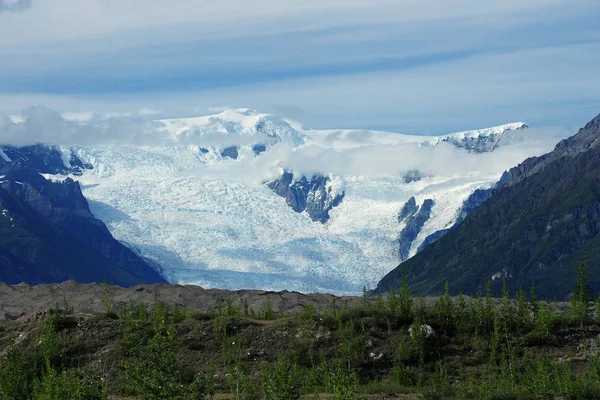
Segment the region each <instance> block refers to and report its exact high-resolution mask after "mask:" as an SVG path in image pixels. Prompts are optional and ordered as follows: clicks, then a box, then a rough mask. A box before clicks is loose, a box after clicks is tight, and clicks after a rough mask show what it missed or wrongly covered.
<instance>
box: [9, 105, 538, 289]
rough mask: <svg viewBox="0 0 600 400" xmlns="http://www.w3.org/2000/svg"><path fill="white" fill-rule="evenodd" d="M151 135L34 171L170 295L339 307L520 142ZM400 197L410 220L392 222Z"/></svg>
mask: <svg viewBox="0 0 600 400" xmlns="http://www.w3.org/2000/svg"><path fill="white" fill-rule="evenodd" d="M153 126H154V127H155V131H154V132H150V133H149V134H148V135H147V136H148V137H151V138H152V140H151V141H150V142H149V143H147V144H145V145H138V146H133V145H121V146H116V145H94V146H86V147H77V146H61V147H55V148H54V149H56V150H57V151H58V152H59V153H60V154H61V155H62V157H61V158H60V159H61V160H63V162H64V165H63V167H64V168H67V165H68V164H69V165H74V163H73V162H70V159H71V158H72V156H73V157H75V158H76V159H78V160H80V161H81V164H82V165H84V166H86V167H85V168H82V169H81V174H79V171H77V172H76V173H74V172H70V171H66V172H64V171H63V172H60V171H59V169H60V168H59V166H55V168H54V171H55V172H47V171H40V172H43V174H44V176H45V177H47V178H50V179H52V180H55V181H62V180H64V179H66V178H67V177H70V178H71V179H73V180H75V181H77V182H79V183H80V185H81V189H82V192H83V194H84V195H85V197H86V198H87V199H88V201H89V206H90V211H91V213H92V214H93V215H94V216H95V217H97V218H98V219H100V220H101V221H102V222H103V223H104V224H106V227H107V228H108V230H109V231H110V233H111V234H112V235H113V236H114V237H115V238H116V239H118V240H120V241H122V242H124V243H127V244H128V246H130V247H132V248H134V249H135V250H136V251H138V252H139V253H140V254H141V255H142V256H143V257H144V258H145V259H148V260H152V262H154V263H156V264H158V265H160V266H161V267H162V269H161V272H162V273H163V275H164V276H165V278H166V279H167V280H168V281H169V282H172V283H185V284H197V285H201V286H204V287H219V288H226V289H240V288H247V289H252V288H257V289H269V290H282V289H287V290H296V291H301V292H334V293H339V294H344V293H361V292H362V289H363V286H364V285H367V286H368V287H373V286H374V285H376V283H377V282H378V281H379V280H380V279H381V278H382V277H383V276H384V275H385V274H386V273H387V272H389V270H390V266H393V265H397V264H398V262H400V261H402V260H405V259H406V258H408V257H412V256H413V255H414V254H415V253H416V252H417V251H418V249H419V247H420V246H421V244H422V243H423V242H424V241H425V240H427V238H430V239H429V240H431V237H432V235H435V234H436V232H440V231H444V230H447V229H449V228H450V227H452V226H454V225H455V223H456V221H457V220H459V219H460V218H463V217H462V215H463V214H464V213H465V210H466V208H465V204H466V203H467V202H468V199H469V198H470V196H471V195H472V194H473V193H474V192H476V191H477V190H478V189H481V190H488V189H490V188H491V187H492V186H493V185H494V184H495V182H497V181H498V179H499V178H500V176H501V174H502V171H503V170H504V169H507V168H509V167H511V166H513V165H515V164H516V163H517V161H520V160H522V158H519V159H518V160H514V162H513V161H511V157H508V156H507V154H508V155H509V156H510V154H512V153H511V149H513V148H517V147H518V148H519V149H521V148H522V147H521V146H522V144H523V143H524V140H526V132H527V129H526V125H525V124H523V123H515V124H508V125H502V126H498V127H494V128H488V129H481V130H475V131H466V132H459V133H455V134H448V135H444V136H441V137H438V136H418V135H405V134H398V133H391V132H381V131H365V130H315V129H309V128H306V127H304V126H301V125H300V124H298V123H296V122H294V121H288V120H283V119H280V118H278V117H276V116H274V115H270V114H264V113H259V112H256V111H252V110H248V109H238V110H227V111H224V112H222V113H219V114H216V115H211V116H203V117H196V118H183V119H168V120H159V121H154V122H153ZM5 149H6V148H5V146H2V147H0V150H3V151H5V152H6V151H7V150H5ZM505 150H506V153H502V151H505ZM522 151H525V152H527V151H531V153H527V154H529V155H537V154H541V152H537V150H527V149H525V150H520V151H519V154H520V153H522ZM17 153H18V151H17ZM12 157H13V158H15V159H16V158H17V154H16V153H13V155H12ZM513 158H514V156H513ZM53 159H55V160H56V159H57V158H56V157H53ZM438 160H439V161H438ZM411 198H414V202H415V206H416V207H419V208H418V209H417V211H416V215H414V216H411V217H409V218H407V219H399V218H398V215H399V213H400V211H401V210H402V208H403V206H404V205H405V203H406V202H407V201H409V199H411ZM419 210H420V211H419Z"/></svg>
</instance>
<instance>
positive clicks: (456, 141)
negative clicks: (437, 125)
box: [423, 122, 528, 153]
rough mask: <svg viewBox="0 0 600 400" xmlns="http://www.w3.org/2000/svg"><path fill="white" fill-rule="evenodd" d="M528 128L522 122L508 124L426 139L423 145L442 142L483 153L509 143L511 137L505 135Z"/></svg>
mask: <svg viewBox="0 0 600 400" xmlns="http://www.w3.org/2000/svg"><path fill="white" fill-rule="evenodd" d="M525 128H528V126H527V124H526V123H524V122H513V123H510V124H504V125H498V126H494V127H491V128H484V129H474V130H470V131H463V132H456V133H450V134H448V135H442V136H437V137H434V138H433V139H427V140H425V141H424V142H423V144H424V145H434V146H436V145H438V144H439V143H442V142H448V143H452V144H453V145H454V146H456V147H460V148H464V149H466V150H469V151H474V152H476V153H484V152H488V151H493V150H494V149H496V148H497V147H499V146H501V145H503V144H507V143H510V142H511V140H512V137H508V135H507V133H514V132H515V131H519V130H522V129H525Z"/></svg>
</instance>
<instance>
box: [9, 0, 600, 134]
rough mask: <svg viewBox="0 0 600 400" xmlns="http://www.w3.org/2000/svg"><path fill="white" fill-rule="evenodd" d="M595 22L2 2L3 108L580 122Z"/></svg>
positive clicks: (235, 6)
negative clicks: (247, 110)
mask: <svg viewBox="0 0 600 400" xmlns="http://www.w3.org/2000/svg"><path fill="white" fill-rule="evenodd" d="M599 20H600V2H599V1H598V0H577V1H573V0H527V1H523V0H502V1H496V0H488V1H481V0H369V1H367V0H344V1H341V0H319V1H317V0H301V1H297V0H287V1H281V0H257V1H255V2H248V1H240V0H220V1H215V2H200V1H196V0H170V1H164V0H0V115H15V114H20V113H22V110H24V109H29V107H31V106H43V107H45V108H47V109H50V110H54V111H55V112H57V113H61V114H63V115H64V114H65V113H67V114H68V115H71V116H77V115H86V114H89V113H97V114H102V115H130V116H131V115H133V116H136V117H139V118H145V119H151V118H176V117H188V116H196V115H206V114H210V113H213V112H214V111H215V110H221V109H223V108H227V107H231V108H238V107H248V108H253V109H256V110H259V111H261V112H271V113H276V114H278V115H280V116H281V117H286V118H291V119H295V120H298V121H300V122H302V123H303V124H304V125H305V126H308V127H311V128H340V129H341V128H354V129H379V130H389V131H394V132H403V133H411V134H443V133H448V132H453V131H461V130H467V129H475V128H483V127H488V126H495V125H499V124H503V123H508V122H515V121H524V122H527V123H528V124H529V125H530V126H533V127H547V126H560V127H565V128H567V129H569V131H572V132H574V131H575V130H576V129H577V128H578V127H580V126H583V125H584V124H585V123H586V122H587V121H588V120H590V119H592V118H593V117H594V116H596V115H597V114H598V113H600V73H599V71H600V24H598V21H599ZM34 110H35V109H34ZM0 123H1V121H0Z"/></svg>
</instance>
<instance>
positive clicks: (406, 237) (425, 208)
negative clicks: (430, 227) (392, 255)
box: [397, 197, 435, 260]
mask: <svg viewBox="0 0 600 400" xmlns="http://www.w3.org/2000/svg"><path fill="white" fill-rule="evenodd" d="M434 204H435V202H434V201H433V200H431V199H425V200H424V201H423V204H422V205H421V207H417V203H416V201H415V198H414V197H411V198H410V199H409V200H408V201H407V202H406V204H404V207H402V210H400V214H399V215H398V220H399V222H406V225H405V226H404V228H403V229H402V231H401V232H400V235H399V236H398V240H397V243H398V246H399V247H398V249H399V253H400V260H406V259H407V258H408V254H409V252H410V249H411V247H412V243H413V242H414V241H415V239H416V238H417V236H418V235H419V233H420V232H421V229H423V225H425V222H427V220H429V218H430V217H431V209H432V208H433V206H434Z"/></svg>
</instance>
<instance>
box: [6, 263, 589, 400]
mask: <svg viewBox="0 0 600 400" xmlns="http://www.w3.org/2000/svg"><path fill="white" fill-rule="evenodd" d="M579 277H580V279H579V281H578V284H577V285H576V288H575V291H574V292H575V295H574V296H573V300H572V301H571V303H570V304H569V305H568V306H566V305H564V304H558V303H557V304H552V303H544V302H541V301H539V300H538V299H537V291H536V288H535V287H532V288H531V290H530V293H529V294H528V295H525V293H524V292H523V291H522V290H520V291H519V292H518V293H517V294H516V296H513V297H511V296H510V293H509V291H508V288H506V287H505V288H504V290H503V298H502V299H496V298H492V293H491V286H489V285H488V287H487V289H486V291H485V295H483V294H482V293H481V291H480V292H479V294H478V295H477V296H476V297H468V298H467V297H465V296H462V295H461V296H459V297H455V298H452V297H450V295H449V292H450V288H449V287H448V286H447V287H446V292H445V294H444V295H442V296H440V297H438V298H436V299H424V298H413V297H411V293H410V290H409V289H408V285H407V284H406V280H405V281H404V284H403V285H402V287H401V289H400V290H399V291H398V292H391V293H390V294H389V295H388V296H386V297H379V298H376V299H370V298H367V297H365V298H364V301H362V302H360V303H359V302H357V303H356V304H355V305H354V306H352V307H349V306H348V305H347V304H338V302H337V301H336V299H335V297H332V304H331V309H330V310H329V311H328V312H323V313H318V312H317V311H316V310H315V307H314V306H313V305H312V304H310V303H309V304H305V307H304V310H303V311H302V312H300V313H297V314H294V315H280V314H277V313H275V311H274V310H273V309H272V307H270V306H269V304H267V306H266V307H265V308H264V309H263V310H253V309H252V308H251V307H248V306H247V305H245V304H243V303H240V302H239V301H235V299H234V298H231V299H230V300H229V301H228V302H226V303H225V304H222V305H220V306H219V307H218V309H216V310H214V311H212V312H210V313H202V314H200V313H196V312H194V311H193V310H187V309H182V308H179V307H175V308H172V309H169V308H168V307H167V306H165V305H164V304H162V303H156V304H155V305H154V306H153V307H151V308H150V309H147V308H146V307H145V306H143V305H141V304H135V303H130V304H122V305H121V306H120V307H119V309H113V308H112V307H111V302H110V299H109V296H110V292H109V291H108V289H107V290H106V291H105V293H104V298H103V299H99V301H103V302H104V303H105V304H106V309H105V312H104V313H103V314H101V315H95V316H90V315H87V316H86V315H78V314H76V313H74V312H73V310H72V309H70V307H69V305H68V302H67V301H66V299H65V304H64V305H62V306H61V307H59V306H58V305H57V307H56V308H55V309H54V310H51V311H50V312H48V313H47V314H46V315H45V316H43V317H42V318H40V319H37V318H35V317H33V316H32V317H28V318H22V319H21V320H20V321H15V322H6V323H3V324H2V325H1V326H0V349H4V350H3V353H2V356H1V358H0V359H1V360H2V361H1V367H0V398H3V399H4V398H6V399H34V400H35V399H59V398H60V399H107V398H109V396H118V397H114V398H139V399H205V398H212V397H213V396H216V398H221V399H222V398H232V399H267V400H271V399H273V400H280V399H281V400H283V399H298V398H322V396H324V394H328V395H327V396H329V397H327V398H332V399H339V400H345V399H359V398H369V399H383V398H388V399H389V398H432V399H433V398H460V399H463V398H472V399H492V398H494V399H508V398H510V399H520V398H522V399H529V398H535V397H540V398H553V397H554V396H563V397H565V398H571V399H582V398H598V397H600V342H599V341H598V339H597V336H598V335H599V334H600V314H599V313H598V312H597V311H595V309H596V310H597V309H598V307H595V306H594V303H593V302H591V301H590V300H591V298H592V294H591V293H590V291H589V288H588V284H587V279H586V278H587V269H586V267H585V265H581V266H580V268H579ZM319 396H321V397H319ZM390 396H393V397H390Z"/></svg>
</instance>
